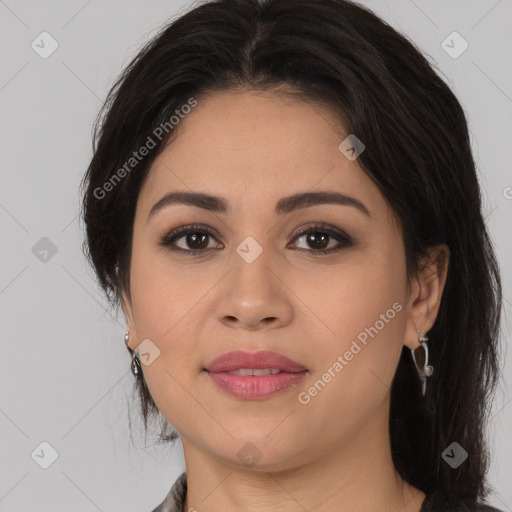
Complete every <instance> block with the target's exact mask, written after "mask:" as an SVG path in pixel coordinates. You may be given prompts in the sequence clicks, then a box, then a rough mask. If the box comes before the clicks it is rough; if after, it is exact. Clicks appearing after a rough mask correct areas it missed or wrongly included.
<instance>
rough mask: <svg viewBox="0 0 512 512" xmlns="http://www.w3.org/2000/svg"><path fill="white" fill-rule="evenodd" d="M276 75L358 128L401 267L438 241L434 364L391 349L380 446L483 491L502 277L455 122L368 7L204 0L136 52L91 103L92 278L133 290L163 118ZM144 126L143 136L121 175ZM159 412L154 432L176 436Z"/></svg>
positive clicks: (401, 463)
mask: <svg viewBox="0 0 512 512" xmlns="http://www.w3.org/2000/svg"><path fill="white" fill-rule="evenodd" d="M283 88H287V89H288V90H289V91H294V93H295V94H296V95H298V96H299V97H300V98H301V99H303V100H304V101H312V102H316V103H317V104H318V105H319V106H320V105H327V106H329V108H330V111H331V112H333V113H335V114H336V115H337V116H338V117H337V119H339V121H340V123H341V124H342V126H343V127H344V128H345V129H346V131H347V133H353V134H356V136H357V137H358V138H359V139H360V140H362V141H363V142H364V144H365V146H366V150H365V151H364V152H363V153H362V154H361V155H360V156H359V158H358V163H359V165H360V166H361V168H362V169H363V171H364V172H365V173H367V175H368V176H369V177H370V178H371V179H372V180H373V181H374V183H375V184H376V185H377V186H378V187H379V190H380V191H381V193H382V195H383V196H384V198H385V200H386V201H387V202H388V204H389V205H390V206H391V208H392V211H393V212H394V214H395V215H396V218H397V219H399V222H400V228H401V233H402V235H403V240H404V247H405V257H406V267H407V268H406V271H407V276H408V278H409V280H411V279H412V278H413V277H415V276H416V277H417V275H418V271H419V269H420V267H421V264H420V262H421V261H425V260H424V258H425V257H426V258H427V259H428V255H429V249H430V248H432V247H433V246H434V245H436V244H442V243H444V244H447V245H448V247H449V249H450V253H451V254H450V260H449V267H448V274H447V279H446V284H445V288H444V293H443V296H442V299H441V304H440V309H439V312H438V316H437V318H436V321H435V323H434V325H433V327H432V329H430V330H429V331H428V335H429V338H430V343H429V354H430V358H431V364H433V366H434V367H435V373H434V375H433V376H432V377H430V378H429V379H428V382H427V393H426V396H425V397H423V396H422V394H421V389H420V384H419V379H418V374H417V372H416V369H415V368H414V366H413V362H412V358H411V357H410V355H411V354H410V350H409V349H408V348H407V347H405V346H404V347H403V349H402V354H401V357H400V360H399V364H398V367H397V370H396V374H395V376H394V379H393V383H392V388H391V406H390V424H389V428H390V437H391V450H392V457H393V463H394V465H395V467H396V469H397V471H398V472H399V474H400V475H401V477H402V478H403V479H404V480H406V481H407V482H409V483H410V484H412V485H414V486H415V487H417V488H419V489H421V490H422V491H423V492H425V493H430V492H434V491H436V490H442V491H447V492H450V493H453V494H455V495H457V496H459V497H460V498H464V499H468V500H477V499H479V498H485V496H487V495H488V494H489V492H491V491H492V488H490V487H489V486H488V484H487V481H486V473H487V471H488V464H489V451H488V448H487V444H486V439H485V435H484V433H485V430H484V428H485V425H486V421H487V419H488V414H489V412H490V410H489V409H490V408H489V400H490V398H491V394H492V393H493V392H494V390H495V387H496V385H497V383H498V381H499V370H500V368H499V360H498V349H499V345H498V343H499V338H500V316H501V310H502V289H501V283H500V274H499V268H498V264H497V261H496V256H495V254H494V249H493V245H492V241H491V239H490V236H489V234H488V232H487V229H486V225H485V221H484V218H483V214H482V201H481V192H480V188H479V183H478V178H477V174H476V168H475V163H474V160H473V156H472V150H471V146H470V140H469V133H468V127H467V122H466V118H465V114H464V111H463V108H462V106H461V105H460V103H459V101H458V100H457V98H456V97H455V95H454V94H453V92H452V91H451V90H450V88H449V86H448V85H447V84H446V83H445V82H444V81H443V80H442V79H441V78H440V77H439V75H438V74H437V72H436V71H435V70H434V68H433V67H432V66H431V65H430V64H429V63H428V61H427V59H426V58H425V57H424V56H423V55H422V53H421V52H420V50H419V49H418V48H417V47H416V46H415V45H414V44H413V43H412V42H410V41H409V40H408V38H406V37H405V36H403V35H401V34H400V33H398V32H397V31H396V30H395V29H393V28H392V27H391V26H389V25H388V24H387V23H386V22H384V21H383V20H381V19H380V18H379V17H377V16H376V15H375V14H373V13H372V12H371V11H369V10H368V9H366V8H364V7H362V6H360V5H358V4H356V3H353V2H351V1H347V0H286V2H283V1H282V0H214V1H208V2H203V3H201V4H199V5H195V6H194V8H193V9H191V10H190V11H188V12H186V13H185V14H182V15H181V16H179V17H177V18H176V19H174V20H172V21H171V22H169V24H167V25H166V26H165V27H163V28H162V29H161V31H160V32H159V33H158V34H157V35H156V36H155V37H154V38H152V39H151V40H150V41H149V42H148V43H147V44H146V45H145V46H144V47H143V48H142V49H141V50H140V51H139V53H138V54H137V55H136V56H135V58H133V60H132V61H131V62H130V63H129V64H128V65H127V67H126V68H125V69H124V71H123V72H122V74H121V75H120V77H119V78H118V79H117V81H116V82H115V84H114V85H113V87H112V89H111V90H110V92H109V94H108V96H107V99H106V101H105V104H104V105H103V108H102V109H101V111H100V113H99V114H98V118H97V119H96V122H95V125H94V131H93V152H94V153H93V158H92V160H91V162H90V165H89V167H88V169H87V171H86V173H85V175H84V177H83V180H82V183H81V187H82V188H83V191H82V194H83V196H82V205H81V206H82V218H83V221H84V222H85V228H86V232H85V239H84V244H83V247H84V251H85V254H86V257H87V259H88V261H89V263H90V264H91V265H92V267H93V269H94V271H95V274H96V277H97V281H98V284H99V286H100V287H101V290H102V291H103V292H104V293H105V294H106V296H107V298H108V300H109V303H110V305H111V306H114V307H118V306H119V305H120V297H121V291H122V290H124V291H125V292H126V293H127V296H128V297H130V282H129V275H130V274H129V272H130V261H131V244H132V233H133V222H134V216H135V209H136V203H137V198H138V195H139V191H140V190H141V186H142V184H143V183H144V180H145V178H146V176H147V174H148V171H149V170H150V168H151V164H152V162H153V161H154V159H155V158H156V156H157V155H158V154H159V153H160V152H161V151H162V150H163V148H164V147H166V146H167V145H170V146H171V147H172V141H171V135H172V133H173V131H172V129H169V123H168V120H169V119H170V117H171V116H172V115H174V114H175V113H176V111H181V110H180V109H182V108H183V105H186V104H187V103H188V104H190V100H191V98H195V99H196V100H199V101H200V100H201V98H202V97H205V95H206V94H213V93H221V92H226V93H233V92H235V91H236V90H260V91H269V92H278V91H280V90H282V89H283ZM290 94H292V92H290ZM183 111H185V110H184V109H183ZM166 122H167V125H165V123H166ZM158 126H166V129H165V134H164V136H161V137H158V136H155V128H156V127H158ZM160 132H162V133H163V131H162V130H160ZM160 132H158V133H159V134H160ZM148 136H149V137H150V138H151V139H152V142H153V143H154V146H155V147H154V148H153V149H152V150H151V151H149V154H148V155H147V156H146V157H145V158H144V159H141V160H140V162H139V161H138V162H137V163H136V165H134V166H133V170H130V171H129V172H124V173H122V172H121V169H125V171H126V162H127V161H129V159H130V158H131V157H132V155H133V152H134V151H135V150H137V149H138V148H140V147H142V146H143V145H145V144H147V143H148V140H149V138H148ZM132 164H133V162H132ZM123 166H124V167H123ZM116 173H117V177H118V179H117V181H116V182H114V181H113V178H114V175H116ZM121 177H122V178H123V179H120V178H121ZM109 180H110V181H109ZM107 182H109V183H110V184H111V186H109V187H107V186H106V183H107ZM100 190H102V191H103V192H100ZM107 190H108V193H106V192H105V191H107ZM116 264H118V265H119V271H118V272H116ZM135 385H136V387H137V389H138V391H139V397H140V405H141V413H142V416H143V418H144V425H145V428H146V431H147V418H148V415H150V416H158V415H159V411H158V408H157V407H156V405H155V403H154V401H153V399H152V397H151V394H150V392H149V389H148V388H147V386H146V383H145V381H144V376H143V375H141V378H140V379H137V382H136V384H135ZM167 426H169V425H168V424H165V425H164V426H163V429H162V432H161V434H160V438H159V439H160V440H161V441H162V442H166V441H171V440H174V439H176V438H177V433H176V431H172V432H171V434H169V435H168V434H167V433H166V431H165V429H166V427H167ZM453 441H456V442H457V443H459V444H460V445H461V446H462V447H463V448H464V449H466V450H467V451H468V452H469V457H468V459H467V460H466V461H465V462H464V463H463V464H462V465H461V466H459V467H458V468H457V470H453V469H452V468H451V467H450V466H449V465H448V464H447V463H445V462H444V460H443V459H442V457H441V454H442V453H443V451H444V450H445V449H446V448H447V447H448V446H449V445H450V444H451V443H452V442H453Z"/></svg>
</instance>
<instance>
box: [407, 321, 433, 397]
mask: <svg viewBox="0 0 512 512" xmlns="http://www.w3.org/2000/svg"><path fill="white" fill-rule="evenodd" d="M418 341H419V342H420V346H419V347H417V348H415V349H414V348H411V355H412V360H413V361H414V366H416V370H417V371H418V376H419V378H420V381H421V394H422V395H423V396H425V393H426V391H427V377H430V376H431V375H432V374H433V373H434V367H433V366H431V365H429V364H428V344H427V341H428V338H427V336H424V335H422V334H421V332H420V330H419V329H418Z"/></svg>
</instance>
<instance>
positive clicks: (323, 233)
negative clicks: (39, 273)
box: [294, 224, 354, 254]
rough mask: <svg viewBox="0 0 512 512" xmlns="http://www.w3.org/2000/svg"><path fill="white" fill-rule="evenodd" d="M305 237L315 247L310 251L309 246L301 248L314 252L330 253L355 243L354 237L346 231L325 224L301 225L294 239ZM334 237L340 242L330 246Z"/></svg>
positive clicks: (307, 242)
mask: <svg viewBox="0 0 512 512" xmlns="http://www.w3.org/2000/svg"><path fill="white" fill-rule="evenodd" d="M304 237H305V239H304V242H305V243H306V244H309V245H310V246H311V247H313V250H311V251H310V250H308V249H307V248H306V249H304V248H301V250H306V251H307V252H312V253H313V254H315V253H316V254H329V253H333V252H338V251H341V250H342V249H344V248H347V247H352V245H354V244H353V241H352V239H351V238H350V237H349V236H348V235H347V234H346V233H344V232H343V231H341V230H338V229H336V228H333V227H331V226H328V225H325V224H313V225H308V226H303V227H301V228H300V229H299V231H298V233H297V234H296V237H295V238H294V240H299V239H301V238H304ZM333 239H334V240H335V241H337V242H338V245H337V246H336V244H335V246H334V247H332V246H331V247H330V248H329V242H332V241H333Z"/></svg>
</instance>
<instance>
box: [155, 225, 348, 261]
mask: <svg viewBox="0 0 512 512" xmlns="http://www.w3.org/2000/svg"><path fill="white" fill-rule="evenodd" d="M190 233H195V234H197V233H202V234H206V235H209V236H211V237H213V238H215V233H213V232H212V231H211V230H210V229H209V228H207V227H206V226H202V225H199V224H194V225H190V226H181V227H179V228H176V229H174V230H173V231H171V232H170V233H169V234H167V235H166V236H164V237H163V238H162V239H161V240H160V241H159V242H158V245H160V246H162V247H166V248H168V249H169V250H171V251H174V252H181V253H184V254H186V255H190V256H194V255H198V254H204V253H206V252H207V251H210V250H211V249H202V250H196V251H194V250H187V249H181V248H176V247H171V244H173V243H174V242H175V241H176V240H179V239H180V238H182V237H183V236H185V235H188V234H190ZM310 233H321V234H324V235H329V236H330V237H332V238H334V239H336V240H337V241H338V242H340V243H341V244H342V245H341V246H339V247H337V248H335V249H332V248H331V249H327V250H315V249H310V250H308V249H299V251H301V252H309V253H312V254H313V255H320V254H332V253H336V252H339V251H341V250H342V249H345V248H348V247H351V246H352V245H353V242H352V239H351V238H350V237H349V236H348V235H346V234H345V233H343V231H340V230H337V229H333V228H331V227H329V226H328V225H325V224H309V225H307V226H303V227H302V228H300V229H299V230H298V232H297V233H296V234H295V238H294V239H293V240H296V239H297V238H300V237H302V236H304V235H308V234H310Z"/></svg>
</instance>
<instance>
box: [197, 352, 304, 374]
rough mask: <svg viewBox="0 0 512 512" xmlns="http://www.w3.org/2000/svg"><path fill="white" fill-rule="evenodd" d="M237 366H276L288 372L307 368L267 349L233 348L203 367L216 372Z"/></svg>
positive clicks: (236, 367) (226, 370) (237, 367)
mask: <svg viewBox="0 0 512 512" xmlns="http://www.w3.org/2000/svg"><path fill="white" fill-rule="evenodd" d="M239 368H277V369H278V370H281V371H283V372H289V373H297V372H302V371H305V370H307V368H306V367H304V366H302V365H301V364H299V363H297V362H296V361H293V360H292V359H289V358H288V357H285V356H283V355H282V354H278V353H277V352H271V351H269V350H260V351H258V352H247V351H244V350H233V351H231V352H226V353H225V354H222V355H220V356H219V357H216V358H215V359H214V360H213V361H211V362H210V363H209V364H208V365H207V366H206V368H205V369H206V370H208V371H209V372H214V373H217V372H229V371H231V370H238V369H239Z"/></svg>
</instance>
